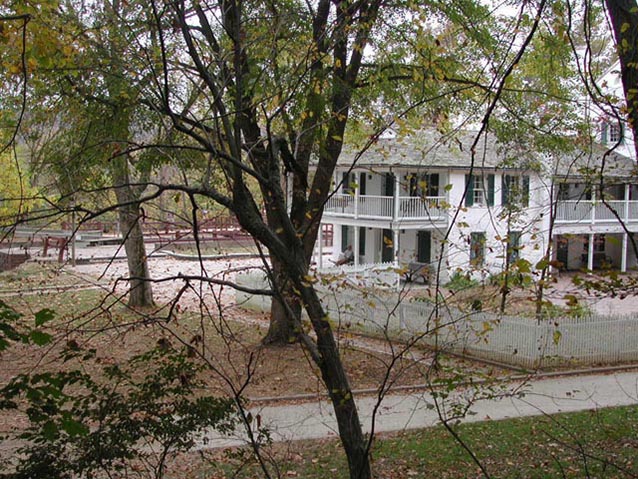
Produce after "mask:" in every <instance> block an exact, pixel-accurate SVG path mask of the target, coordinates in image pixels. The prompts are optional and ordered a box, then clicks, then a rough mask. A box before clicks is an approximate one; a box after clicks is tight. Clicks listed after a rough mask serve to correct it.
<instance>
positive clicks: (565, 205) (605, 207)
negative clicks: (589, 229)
mask: <svg viewBox="0 0 638 479" xmlns="http://www.w3.org/2000/svg"><path fill="white" fill-rule="evenodd" d="M619 220H620V221H623V222H625V223H638V201H636V200H611V201H605V202H604V203H603V202H601V201H598V202H594V201H589V200H567V201H558V202H557V204H556V217H555V222H556V224H578V225H595V224H606V225H613V224H619Z"/></svg>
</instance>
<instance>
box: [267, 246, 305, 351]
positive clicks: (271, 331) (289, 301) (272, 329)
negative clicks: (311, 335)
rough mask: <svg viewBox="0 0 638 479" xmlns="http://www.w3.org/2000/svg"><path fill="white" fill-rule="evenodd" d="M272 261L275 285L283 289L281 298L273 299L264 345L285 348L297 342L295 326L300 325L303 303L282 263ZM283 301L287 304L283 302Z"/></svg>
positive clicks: (275, 297)
mask: <svg viewBox="0 0 638 479" xmlns="http://www.w3.org/2000/svg"><path fill="white" fill-rule="evenodd" d="M271 258H272V257H271ZM271 261H272V268H273V275H274V277H275V284H276V285H277V286H278V287H279V288H281V291H280V293H281V296H274V297H273V299H272V305H271V307H270V324H269V326H268V333H267V334H266V336H265V337H264V338H263V340H262V343H263V344H267V345H274V346H276V345H282V346H283V345H285V344H289V343H292V342H295V341H296V340H297V333H298V332H297V331H295V324H300V321H301V302H300V301H299V298H298V296H297V295H296V294H295V293H294V291H293V288H292V285H291V283H290V281H289V280H288V279H287V276H286V275H285V273H284V272H283V271H282V266H281V264H280V262H279V261H277V260H276V259H274V258H272V259H271ZM282 299H283V300H284V301H285V302H286V304H284V303H283V302H282ZM291 315H292V317H291Z"/></svg>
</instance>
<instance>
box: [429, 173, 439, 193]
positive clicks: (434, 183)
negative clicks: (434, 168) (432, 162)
mask: <svg viewBox="0 0 638 479" xmlns="http://www.w3.org/2000/svg"><path fill="white" fill-rule="evenodd" d="M427 186H428V196H439V174H438V173H432V174H431V175H428V185H427Z"/></svg>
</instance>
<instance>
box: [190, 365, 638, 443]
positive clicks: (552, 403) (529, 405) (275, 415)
mask: <svg viewBox="0 0 638 479" xmlns="http://www.w3.org/2000/svg"><path fill="white" fill-rule="evenodd" d="M521 393H523V394H521ZM473 395H474V392H472V391H470V390H466V391H463V392H461V393H459V394H457V396H456V398H455V399H456V400H458V401H459V403H462V404H464V403H465V402H466V400H468V399H472V397H473ZM475 399H477V400H476V402H474V404H473V405H472V406H471V408H470V411H471V414H470V415H466V417H465V418H464V419H463V421H464V422H476V421H485V420H497V419H506V418H512V417H524V416H534V415H542V414H554V413H558V412H569V411H583V410H589V409H596V408H602V407H609V406H622V405H630V404H638V372H621V373H613V374H612V373H610V374H596V375H582V376H570V377H553V378H547V379H538V380H534V381H531V382H529V383H527V384H520V383H516V384H509V385H507V393H506V394H502V395H501V396H500V397H498V398H496V399H494V398H491V399H480V398H475ZM357 404H358V406H359V410H360V411H361V413H360V414H361V419H362V422H363V424H364V428H365V429H366V431H370V428H371V420H372V410H373V408H374V405H375V399H374V398H371V397H362V398H359V399H358V400H357ZM433 404H434V401H433V398H432V395H431V394H429V393H423V392H419V393H414V394H407V395H392V396H388V397H387V398H386V399H385V400H384V401H383V403H382V405H381V407H380V409H379V411H378V414H377V418H376V422H375V430H376V431H386V432H389V431H402V430H406V429H416V428H423V427H430V426H434V425H436V424H438V423H440V419H439V416H438V414H437V412H436V410H435V409H433V408H432V405H433ZM449 412H450V411H449V409H448V410H446V411H442V413H443V414H444V415H445V414H449ZM251 413H252V415H253V417H256V416H257V415H260V419H261V424H262V426H267V427H268V428H269V429H270V431H271V435H272V438H273V440H275V441H288V440H299V439H317V438H326V437H335V436H336V435H337V432H336V420H335V418H334V414H333V411H332V407H331V406H330V404H329V403H328V402H327V401H321V402H311V403H304V404H290V405H276V406H263V407H254V408H252V409H251ZM255 422H256V421H255ZM245 437H246V435H245V434H239V435H237V436H236V437H231V438H228V437H225V438H224V437H219V436H215V435H211V436H209V437H208V438H207V441H206V442H205V443H200V446H199V447H200V448H215V447H226V446H234V445H240V444H245V442H246V441H245Z"/></svg>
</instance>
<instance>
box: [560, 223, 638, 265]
mask: <svg viewBox="0 0 638 479" xmlns="http://www.w3.org/2000/svg"><path fill="white" fill-rule="evenodd" d="M632 237H633V235H629V234H627V233H598V234H592V233H590V234H559V235H556V237H555V238H554V244H553V251H554V255H553V259H554V260H555V261H557V262H558V263H559V264H560V265H561V266H560V269H562V270H565V271H574V270H587V271H596V270H602V269H615V270H619V271H621V272H623V273H624V272H626V271H628V270H631V269H635V268H636V267H638V256H637V255H636V251H635V250H634V248H633V244H634V243H635V241H636V239H638V238H632Z"/></svg>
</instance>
